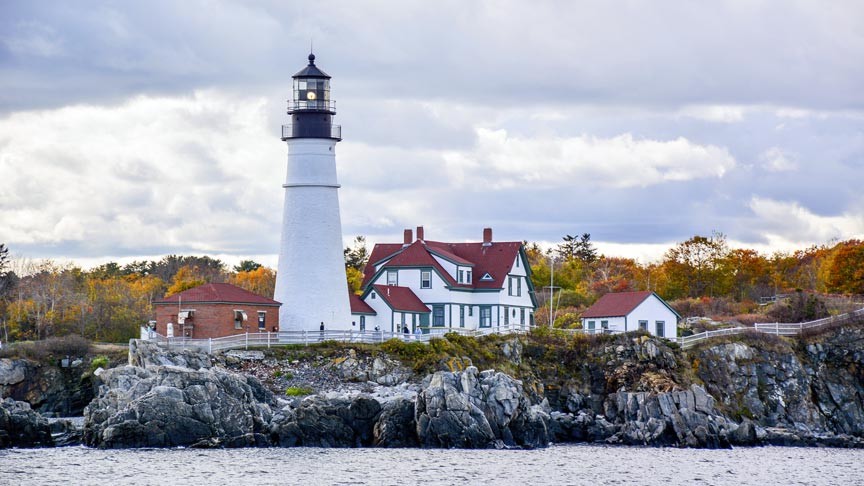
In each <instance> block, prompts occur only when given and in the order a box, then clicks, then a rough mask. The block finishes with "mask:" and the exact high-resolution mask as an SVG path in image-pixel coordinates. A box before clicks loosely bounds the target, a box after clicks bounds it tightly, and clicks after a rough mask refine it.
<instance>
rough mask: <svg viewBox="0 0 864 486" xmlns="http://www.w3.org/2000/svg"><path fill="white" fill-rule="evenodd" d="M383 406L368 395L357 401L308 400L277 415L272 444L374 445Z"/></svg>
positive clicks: (316, 445)
mask: <svg viewBox="0 0 864 486" xmlns="http://www.w3.org/2000/svg"><path fill="white" fill-rule="evenodd" d="M380 413H381V404H380V403H378V401H377V400H375V399H373V398H372V397H370V396H368V395H359V396H357V397H355V398H353V399H347V398H334V399H327V398H324V397H321V396H313V397H308V398H306V399H304V400H302V401H301V402H300V403H299V404H298V406H296V407H292V406H288V407H285V408H283V409H282V410H281V411H279V412H277V413H276V414H275V415H274V416H273V419H272V421H271V422H270V428H269V433H270V437H271V440H272V442H273V443H274V444H275V445H279V446H282V447H363V446H369V445H371V444H372V442H373V439H374V430H373V429H374V427H375V423H376V420H377V419H378V416H379V414H380Z"/></svg>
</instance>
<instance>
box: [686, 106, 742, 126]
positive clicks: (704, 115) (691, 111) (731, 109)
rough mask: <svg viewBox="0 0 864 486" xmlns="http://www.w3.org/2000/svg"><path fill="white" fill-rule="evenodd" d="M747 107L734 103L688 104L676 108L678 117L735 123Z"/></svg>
mask: <svg viewBox="0 0 864 486" xmlns="http://www.w3.org/2000/svg"><path fill="white" fill-rule="evenodd" d="M746 110H747V108H746V107H743V106H735V105H689V106H685V107H684V108H681V109H680V110H678V114H677V115H678V116H679V117H686V118H695V119H697V120H704V121H710V122H718V123H736V122H740V121H742V120H743V119H744V114H745V112H746Z"/></svg>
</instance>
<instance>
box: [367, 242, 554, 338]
mask: <svg viewBox="0 0 864 486" xmlns="http://www.w3.org/2000/svg"><path fill="white" fill-rule="evenodd" d="M536 307H537V301H536V298H535V296H534V287H533V285H532V284H531V268H530V266H529V265H528V257H527V255H526V254H525V249H524V247H523V245H522V242H520V241H493V240H492V229H491V228H486V229H484V230H483V241H481V242H478V243H443V242H438V241H427V240H425V238H424V234H423V227H422V226H421V227H418V228H417V235H416V239H414V235H413V232H412V231H411V230H410V229H408V230H405V233H404V239H403V242H402V243H382V244H376V245H375V247H374V248H373V249H372V253H371V255H370V256H369V263H368V264H367V265H366V269H365V275H364V280H363V293H362V294H361V295H360V296H356V297H353V298H352V299H351V314H352V320H353V321H354V324H359V327H358V329H359V330H374V329H375V328H378V329H380V330H381V331H389V332H404V330H405V329H406V328H407V330H408V332H410V333H416V332H417V330H418V328H419V329H420V330H421V331H422V332H424V333H429V332H432V333H437V332H447V330H448V329H456V328H462V329H469V330H470V329H479V330H484V329H489V330H496V329H497V330H504V329H528V328H529V327H531V326H533V325H534V310H535V309H536Z"/></svg>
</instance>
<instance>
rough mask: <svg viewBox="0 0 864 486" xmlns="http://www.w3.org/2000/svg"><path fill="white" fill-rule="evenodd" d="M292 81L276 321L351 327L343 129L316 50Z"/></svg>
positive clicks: (295, 326)
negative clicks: (339, 172) (340, 160)
mask: <svg viewBox="0 0 864 486" xmlns="http://www.w3.org/2000/svg"><path fill="white" fill-rule="evenodd" d="M293 79H294V83H293V84H294V90H293V96H292V98H291V99H290V100H289V101H288V115H289V116H290V117H291V121H290V123H289V124H287V125H282V140H283V141H285V142H286V143H287V144H288V167H287V175H286V177H285V184H283V185H282V187H283V188H285V204H284V206H283V209H282V241H281V244H280V248H279V267H278V273H277V275H276V292H275V296H274V298H275V300H277V301H279V302H281V303H282V306H281V307H280V309H279V324H280V328H281V329H282V330H284V331H297V330H315V331H317V330H319V329H320V326H321V324H322V323H323V325H324V328H325V329H328V330H330V329H350V328H351V311H350V307H349V303H348V284H347V282H346V279H345V260H344V253H343V250H342V224H341V220H340V217H339V183H338V182H337V179H336V142H338V141H340V140H341V139H342V128H341V127H340V126H339V125H334V124H333V116H334V115H336V103H335V102H334V101H333V100H332V99H330V76H328V75H327V73H325V72H324V71H322V70H321V69H319V68H318V66H316V65H315V55H314V54H309V64H308V65H307V66H306V67H305V68H303V69H302V70H301V71H300V72H298V73H297V74H295V75H294V76H293Z"/></svg>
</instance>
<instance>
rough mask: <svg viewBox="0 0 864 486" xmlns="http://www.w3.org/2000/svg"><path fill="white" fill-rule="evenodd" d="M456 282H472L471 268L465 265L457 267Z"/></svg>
mask: <svg viewBox="0 0 864 486" xmlns="http://www.w3.org/2000/svg"><path fill="white" fill-rule="evenodd" d="M456 268H457V270H456V282H458V283H460V284H470V283H471V270H469V269H467V268H464V267H456Z"/></svg>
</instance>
